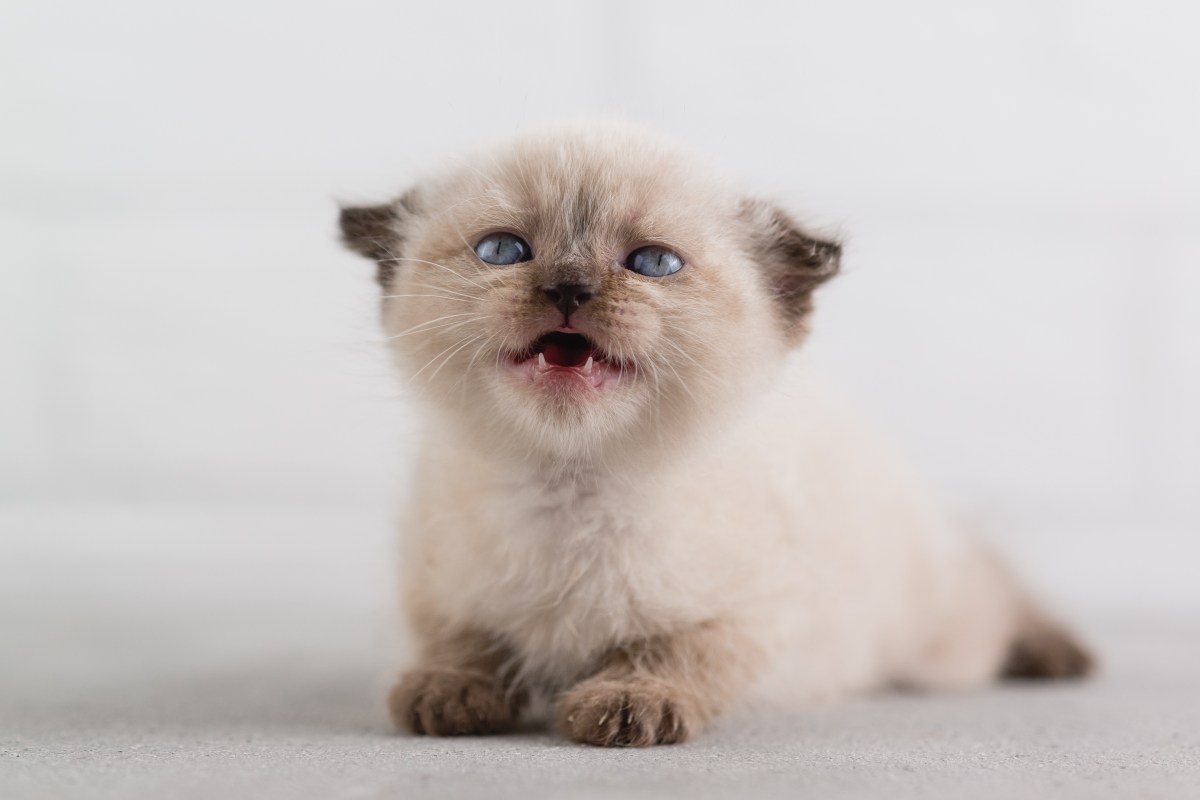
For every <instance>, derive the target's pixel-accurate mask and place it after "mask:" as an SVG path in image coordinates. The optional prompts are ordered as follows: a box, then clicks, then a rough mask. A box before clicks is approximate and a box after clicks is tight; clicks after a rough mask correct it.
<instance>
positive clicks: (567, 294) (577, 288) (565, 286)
mask: <svg viewBox="0 0 1200 800" xmlns="http://www.w3.org/2000/svg"><path fill="white" fill-rule="evenodd" d="M542 294H544V295H546V297H548V298H549V299H550V302H551V303H553V304H554V306H555V307H556V308H557V309H558V310H559V311H561V312H562V315H563V320H564V321H565V322H568V323H569V322H570V321H571V312H572V311H574V310H576V309H577V308H579V307H580V306H582V305H583V304H584V303H586V302H587V301H588V300H591V299H592V298H593V297H595V295H596V287H595V286H592V285H591V284H587V283H559V284H555V285H554V286H543V287H542Z"/></svg>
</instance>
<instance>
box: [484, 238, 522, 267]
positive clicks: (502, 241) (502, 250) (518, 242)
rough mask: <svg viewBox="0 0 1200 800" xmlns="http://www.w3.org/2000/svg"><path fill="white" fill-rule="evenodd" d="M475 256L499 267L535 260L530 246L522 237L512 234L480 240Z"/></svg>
mask: <svg viewBox="0 0 1200 800" xmlns="http://www.w3.org/2000/svg"><path fill="white" fill-rule="evenodd" d="M475 255H477V256H479V260H480V261H482V262H483V263H485V264H493V265H495V266H498V267H504V266H508V265H509V264H516V263H518V262H521V261H528V260H529V259H531V258H533V251H532V249H531V248H530V247H529V244H528V243H527V242H526V241H525V240H524V239H522V238H521V237H520V236H516V235H514V234H511V233H493V234H491V235H490V236H485V237H483V238H482V239H480V240H479V244H477V245H475Z"/></svg>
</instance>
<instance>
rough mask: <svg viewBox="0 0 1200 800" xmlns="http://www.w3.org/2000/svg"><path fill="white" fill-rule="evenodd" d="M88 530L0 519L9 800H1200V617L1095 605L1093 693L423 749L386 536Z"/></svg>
mask: <svg viewBox="0 0 1200 800" xmlns="http://www.w3.org/2000/svg"><path fill="white" fill-rule="evenodd" d="M80 519H84V517H80V518H79V519H74V518H70V517H68V518H59V519H58V520H56V521H55V522H54V523H53V524H51V523H48V522H47V521H46V520H45V518H43V517H39V518H38V519H37V521H36V523H35V522H34V521H33V518H32V517H26V518H22V519H16V518H15V517H14V516H13V515H8V516H7V517H0V522H7V523H14V522H17V523H20V524H21V525H22V527H21V528H20V530H21V531H22V532H23V533H24V535H23V536H22V537H18V539H16V540H10V541H16V542H17V543H16V545H14V546H13V547H12V548H10V552H8V553H6V558H5V559H4V560H3V562H2V563H0V601H2V604H0V634H2V638H0V797H2V798H4V800H21V799H22V798H39V799H40V798H56V797H62V798H143V797H144V798H162V797H170V798H178V799H179V800H186V798H210V797H211V798H240V797H247V798H250V797H253V798H275V797H278V798H288V800H302V799H303V798H341V797H346V798H374V797H379V798H383V797H387V798H399V797H403V798H417V797H465V798H476V797H477V798H505V797H529V796H534V797H575V798H586V797H600V796H618V797H661V796H680V797H688V798H692V799H693V800H694V799H695V798H706V797H730V796H742V797H747V798H750V797H764V796H765V797H771V796H775V797H804V796H811V797H820V798H843V797H847V798H849V797H889V798H908V797H913V798H916V797H921V798H928V797H953V798H959V797H966V796H970V797H973V798H977V797H1022V798H1029V797H1059V798H1061V797H1067V798H1073V797H1078V798H1089V800H1093V799H1094V798H1106V797H1114V798H1115V797H1122V798H1195V797H1200V620H1195V619H1188V618H1183V617H1180V616H1172V615H1170V614H1161V615H1148V616H1145V617H1144V618H1132V619H1131V618H1128V617H1127V618H1124V619H1117V618H1115V617H1114V616H1113V615H1111V614H1099V613H1094V614H1091V615H1090V616H1089V615H1086V614H1085V615H1084V616H1085V618H1084V619H1083V620H1082V621H1083V623H1084V624H1083V627H1084V629H1085V630H1086V631H1087V632H1088V635H1089V636H1090V638H1091V639H1092V640H1093V642H1094V643H1095V644H1096V645H1097V649H1098V650H1100V651H1101V652H1102V654H1103V656H1104V659H1105V666H1104V671H1103V673H1102V674H1101V676H1100V677H1099V678H1098V679H1097V680H1095V681H1094V682H1092V683H1090V684H1087V685H1084V686H1069V687H1045V686H1005V687H1000V688H997V689H995V690H991V691H987V692H982V693H978V694H973V695H969V696H957V697H950V696H938V697H920V696H913V695H888V696H880V697H872V698H864V699H860V700H856V701H854V702H851V703H848V704H844V705H839V706H829V707H820V708H815V709H811V710H808V711H805V712H803V713H796V712H790V713H785V712H781V711H772V710H769V709H767V710H761V711H757V712H753V713H751V712H742V713H740V714H738V715H735V716H732V717H729V718H727V719H725V720H722V721H721V722H720V723H719V724H718V725H717V726H715V727H714V728H713V729H711V730H710V731H709V732H707V733H706V734H705V735H703V736H702V737H700V738H699V739H698V740H696V741H695V742H693V743H690V744H687V745H684V746H678V747H671V748H661V749H655V750H642V751H602V750H596V749H589V748H585V747H580V746H575V745H571V744H568V743H567V742H565V741H564V740H562V739H561V738H559V737H557V736H555V735H553V734H551V733H548V732H546V731H544V730H540V729H536V728H531V729H530V730H527V731H525V732H523V733H521V734H519V735H514V736H506V737H501V738H494V739H458V740H434V739H420V738H404V737H398V736H394V735H392V734H391V733H390V732H389V731H388V729H387V726H386V724H385V721H384V718H383V715H382V708H381V702H380V701H381V694H382V692H383V691H384V688H385V687H386V684H387V681H388V677H389V676H388V672H389V668H390V666H391V665H392V664H393V663H394V662H395V660H396V658H397V654H396V653H394V652H391V645H390V644H389V642H390V635H389V633H388V631H389V630H390V627H391V625H390V620H389V617H388V612H387V611H386V608H387V606H388V603H386V602H384V601H383V600H382V599H381V594H386V591H384V587H385V585H386V575H387V572H388V570H387V564H386V562H387V559H386V558H379V557H378V553H380V552H384V551H383V550H379V551H375V555H370V554H371V553H372V550H371V547H370V546H365V545H364V546H363V547H361V548H359V547H358V546H357V545H356V547H355V549H354V552H355V553H358V555H354V556H346V557H343V558H342V559H341V560H340V561H339V560H338V559H337V558H335V557H332V556H331V552H332V551H327V550H325V549H324V545H315V544H313V542H320V541H323V540H322V539H320V538H319V537H317V538H306V537H304V536H296V535H295V530H296V529H297V527H299V528H301V529H303V528H305V526H308V527H310V528H312V529H314V530H315V529H322V530H328V529H329V528H330V525H331V524H332V523H333V522H335V520H329V519H315V520H314V519H308V520H306V522H305V523H303V524H298V523H295V522H294V521H293V522H292V523H287V524H285V523H279V522H272V521H270V520H257V522H259V523H262V524H260V525H259V527H258V528H257V530H259V531H261V533H260V534H259V538H258V539H256V541H255V543H254V545H253V547H246V546H244V545H241V544H238V542H239V538H238V537H236V536H227V537H225V538H221V537H215V538H214V540H213V541H216V542H217V543H216V544H214V543H213V541H208V542H206V543H205V544H204V545H202V546H201V545H187V546H183V545H179V544H178V543H179V542H180V541H189V542H191V541H200V539H199V538H188V537H183V538H176V539H172V540H171V541H173V542H174V544H172V545H171V546H170V547H167V546H165V545H164V544H163V541H164V540H162V539H161V538H159V537H160V535H161V532H162V530H163V521H162V518H155V517H153V516H152V517H146V516H145V515H132V516H128V517H126V516H120V515H118V518H110V519H109V520H108V522H107V523H106V524H107V525H108V526H109V527H108V528H106V529H108V530H113V531H115V530H118V529H119V530H120V531H121V535H119V536H117V535H114V536H110V537H107V538H102V539H97V538H95V536H94V534H92V533H90V531H91V524H90V522H89V524H88V525H80V524H79V520H80ZM234 522H235V521H234V520H217V521H214V520H213V519H211V518H200V517H196V518H194V519H191V520H190V521H187V522H183V523H181V522H180V521H179V520H175V519H173V520H172V521H171V525H172V526H174V527H173V528H172V530H174V531H175V532H176V533H179V532H180V531H184V532H186V531H185V529H187V530H191V529H195V530H209V529H212V530H217V529H222V530H226V531H227V530H230V527H229V526H228V525H227V524H224V523H229V524H233V523H234ZM47 525H49V528H47V527H45V526H47ZM180 525H182V526H183V527H182V528H181V527H179V526H180ZM245 525H246V519H245V517H244V515H243V516H241V517H239V518H238V519H237V520H236V524H234V525H233V527H234V528H238V527H239V526H242V527H244V526H245ZM273 525H275V526H277V527H272V526H273ZM39 526H41V527H39ZM188 526H192V528H188ZM9 530H16V529H15V528H9ZM48 537H49V538H48ZM292 537H294V538H292ZM285 541H287V542H288V543H289V546H287V547H283V546H282V545H281V543H283V542H285ZM359 544H363V543H362V542H360V543H359ZM189 548H190V549H189Z"/></svg>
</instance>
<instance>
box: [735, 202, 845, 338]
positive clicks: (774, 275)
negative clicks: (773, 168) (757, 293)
mask: <svg viewBox="0 0 1200 800" xmlns="http://www.w3.org/2000/svg"><path fill="white" fill-rule="evenodd" d="M742 216H743V219H745V220H746V222H747V223H748V224H749V226H750V230H749V237H750V248H751V252H752V254H753V255H754V257H755V259H756V261H757V262H758V264H759V266H760V267H761V268H762V270H763V272H764V274H765V277H766V279H767V286H768V287H769V289H770V290H771V292H772V293H773V294H774V295H775V298H776V300H777V302H778V306H779V311H780V317H781V319H782V320H783V323H784V325H785V327H786V329H787V332H788V335H789V337H790V338H792V339H793V340H795V341H798V340H799V339H800V337H801V336H803V334H804V323H805V320H806V319H807V317H808V315H809V312H811V311H812V294H813V290H815V289H816V288H817V287H818V286H820V285H821V284H822V283H824V282H825V281H827V280H829V279H830V278H832V277H833V276H834V275H836V274H837V273H838V269H839V268H840V266H841V256H842V246H841V244H839V243H838V242H835V241H832V240H829V239H822V238H819V237H817V236H814V235H812V234H810V233H808V232H806V231H805V230H804V229H803V228H801V227H800V225H798V224H797V223H796V221H795V220H793V219H792V218H791V216H789V215H788V213H787V212H785V211H783V210H782V209H780V208H777V207H776V206H773V205H771V204H770V203H764V202H762V201H759V200H748V201H746V202H745V203H744V204H743V206H742Z"/></svg>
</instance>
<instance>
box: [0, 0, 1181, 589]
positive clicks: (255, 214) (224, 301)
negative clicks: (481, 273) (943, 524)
mask: <svg viewBox="0 0 1200 800" xmlns="http://www.w3.org/2000/svg"><path fill="white" fill-rule="evenodd" d="M3 17H4V20H3V23H2V24H0V74H2V75H3V76H4V77H3V84H2V88H0V91H2V92H3V99H4V102H3V106H2V112H0V113H2V114H3V122H2V124H0V144H2V145H3V146H2V147H0V280H2V284H0V286H2V289H0V510H4V509H7V510H8V512H10V513H8V515H7V516H0V526H3V527H5V528H7V530H0V535H3V536H4V540H5V541H6V542H7V543H8V544H9V545H10V546H12V547H13V548H15V549H17V550H20V549H22V548H23V550H24V551H25V552H28V551H30V550H36V551H37V552H38V553H42V554H43V555H45V556H47V557H55V556H62V557H70V556H71V554H73V553H78V552H80V548H83V549H84V550H86V551H87V552H93V553H97V552H110V551H111V552H113V553H116V555H115V556H112V557H113V558H125V557H127V556H128V555H129V554H130V553H135V552H138V551H139V548H151V549H153V548H158V552H161V553H168V554H170V553H175V552H178V553H196V552H202V551H204V548H205V547H206V545H205V542H208V541H211V540H214V539H218V538H221V537H224V538H223V539H221V540H222V541H225V542H227V543H228V542H232V543H234V544H235V545H236V546H234V547H233V549H232V550H228V551H226V550H221V551H220V552H222V553H225V554H226V555H228V557H229V559H230V563H232V562H236V561H237V559H238V557H239V556H238V554H239V553H241V552H243V551H242V550H240V549H239V548H242V547H244V548H245V552H249V551H250V550H253V549H254V548H255V547H258V546H260V545H261V547H259V551H256V552H263V553H270V552H273V551H272V550H271V548H273V547H277V546H278V545H279V543H280V542H282V541H286V539H287V533H286V531H287V526H286V525H284V526H277V527H276V528H275V529H272V530H273V532H272V533H271V534H270V536H267V537H266V538H264V539H261V540H260V539H256V538H255V535H256V531H257V530H258V529H249V528H243V527H239V525H242V524H243V523H238V522H236V521H235V522H222V523H220V524H217V525H215V526H207V527H206V526H205V525H202V524H201V525H197V524H192V523H189V524H187V525H179V526H172V525H169V524H168V525H164V526H162V529H161V531H160V532H159V533H158V534H157V535H155V534H154V533H152V532H150V531H148V530H143V529H145V528H147V526H146V525H145V524H144V519H145V517H140V518H139V519H142V520H143V522H142V523H139V524H140V527H139V525H138V524H127V523H126V522H122V521H121V520H127V519H128V515H134V516H135V517H136V516H137V515H138V514H139V513H142V512H145V513H150V514H153V515H154V517H153V518H154V519H165V520H170V519H173V518H175V517H178V516H186V517H187V519H189V520H194V519H195V518H197V517H198V516H199V517H203V516H204V515H205V514H208V515H210V516H211V517H212V518H213V519H222V520H225V519H226V517H223V516H220V515H224V514H229V513H234V512H236V511H237V510H238V509H241V510H246V509H252V510H253V515H262V514H267V515H270V514H273V513H275V512H278V513H279V514H280V515H283V517H284V518H286V515H289V514H290V515H295V516H297V517H304V518H305V520H306V524H305V526H302V527H304V529H305V530H308V531H316V532H315V533H313V534H312V535H314V536H318V537H319V536H321V535H323V533H322V531H323V528H322V526H321V525H317V524H314V523H313V520H314V519H316V520H319V519H325V518H326V517H325V516H321V515H330V517H329V518H331V519H343V518H347V519H357V520H362V519H365V520H370V521H371V522H370V523H369V527H370V528H371V530H372V531H376V530H384V529H386V523H387V519H388V518H389V517H390V515H391V513H392V510H393V508H394V504H395V502H396V492H395V487H396V485H397V484H398V483H399V482H400V478H401V477H402V475H403V471H404V465H405V463H406V462H405V459H406V456H407V451H408V447H409V443H410V442H411V428H412V425H411V420H410V419H409V417H408V415H407V412H406V410H405V406H404V404H403V402H402V390H401V387H400V386H399V385H398V383H397V382H395V381H393V379H392V378H391V376H390V375H389V373H388V368H387V364H386V362H385V359H384V357H383V352H382V347H381V344H380V339H381V336H380V335H379V334H378V333H377V331H376V328H375V318H374V313H375V298H376V289H375V287H374V285H373V283H372V281H371V266H370V265H369V264H367V263H366V262H365V261H362V260H359V259H357V258H355V257H353V256H351V255H349V254H347V253H344V252H342V251H341V250H340V249H339V247H338V246H337V245H336V243H335V225H334V220H335V214H336V201H338V200H353V201H358V200H368V201H376V200H381V199H385V198H388V197H390V196H392V195H394V194H396V193H398V192H399V191H400V190H402V189H403V188H404V187H405V186H406V184H407V183H408V182H409V181H411V180H413V179H414V178H416V177H418V176H419V175H421V174H422V173H424V172H426V171H432V170H435V169H437V167H438V165H439V164H440V163H444V161H445V160H446V159H447V158H453V157H454V156H455V155H457V154H459V153H461V152H462V151H463V150H464V149H465V148H467V147H470V146H473V145H475V144H478V143H487V142H493V141H497V140H503V139H504V138H507V137H508V136H510V135H512V134H514V133H517V132H519V131H521V130H524V129H527V128H529V127H531V126H534V125H536V124H538V123H542V122H551V121H556V120H562V119H567V118H576V117H581V116H585V117H586V116H593V115H616V116H621V117H625V118H629V119H632V120H634V121H637V122H641V123H643V124H646V125H648V126H650V127H652V128H654V129H657V130H659V131H661V132H663V133H665V134H667V135H669V136H672V137H674V138H677V139H679V140H682V141H684V142H685V143H687V144H689V145H691V146H692V147H693V148H694V149H697V150H700V151H701V152H705V153H708V154H710V155H711V157H712V158H713V160H714V161H716V162H717V163H718V164H719V165H721V166H722V167H723V168H724V169H725V170H727V171H729V172H731V173H734V174H737V175H741V176H743V177H744V178H745V181H746V184H747V186H748V187H750V188H752V189H753V190H755V191H757V192H760V193H762V194H765V195H768V196H771V197H774V198H777V199H779V200H780V201H782V202H784V203H785V204H787V205H789V206H791V207H792V208H794V209H795V210H796V211H797V212H798V213H799V214H800V216H801V217H802V218H805V219H807V220H809V221H810V222H812V223H814V224H816V225H817V226H822V227H825V228H827V229H833V230H837V231H840V232H841V233H842V234H843V235H844V236H845V238H846V241H847V255H846V259H845V269H846V272H845V275H844V276H843V277H842V278H840V279H839V280H838V281H837V282H836V283H835V284H832V285H831V286H830V287H829V288H828V289H827V290H825V291H824V293H823V294H822V296H821V297H820V299H819V311H818V317H817V319H816V323H815V327H816V330H817V334H816V336H815V338H814V340H813V341H812V343H811V347H812V348H813V350H814V352H815V354H816V355H817V356H818V357H819V359H820V361H821V362H822V363H823V364H825V365H826V367H827V368H828V370H829V371H831V372H832V373H834V374H835V375H836V376H837V377H838V378H839V379H840V380H841V381H842V382H843V383H844V384H846V385H847V386H848V387H849V390H850V394H851V395H852V396H853V397H855V398H856V400H857V401H858V402H859V404H860V405H862V406H863V407H865V408H866V409H867V410H868V411H869V412H870V413H871V414H872V415H873V416H874V417H875V419H876V420H877V421H879V422H880V423H881V426H882V427H884V428H885V429H887V430H888V431H890V432H891V433H892V435H893V436H894V437H895V438H896V439H897V440H898V441H899V442H900V443H901V445H902V446H903V447H904V448H905V449H906V450H907V452H908V453H909V454H910V455H911V456H912V458H914V459H915V460H917V461H918V462H919V463H920V464H921V465H922V466H923V468H924V469H925V471H926V472H927V473H928V474H929V476H930V477H931V479H932V481H933V482H934V484H935V485H936V486H937V487H938V488H939V489H940V491H941V493H942V494H943V495H944V496H945V497H946V498H947V499H948V501H949V502H951V503H952V504H953V505H954V506H955V507H957V508H959V509H962V510H964V511H966V512H967V513H970V514H972V515H974V516H976V517H980V518H983V519H984V520H986V521H987V522H988V525H989V527H990V528H992V529H993V530H994V531H996V533H995V535H996V536H997V538H1000V539H1001V540H1003V541H1006V543H1007V546H1008V547H1009V549H1010V550H1011V551H1012V552H1014V553H1015V554H1016V557H1017V558H1018V560H1020V561H1022V563H1023V564H1024V565H1025V567H1026V568H1027V569H1028V570H1031V571H1032V572H1033V573H1034V574H1035V576H1036V579H1037V580H1038V581H1040V582H1041V583H1042V584H1043V585H1045V586H1047V587H1049V588H1050V590H1051V591H1056V592H1057V593H1058V594H1059V595H1060V596H1061V597H1063V598H1064V599H1065V600H1066V601H1067V602H1088V603H1093V604H1097V603H1098V604H1103V605H1106V606H1109V607H1114V608H1117V607H1127V606H1130V605H1133V604H1138V603H1145V602H1147V600H1150V601H1154V602H1159V601H1162V602H1170V603H1173V604H1175V605H1177V606H1178V605H1180V604H1187V606H1188V607H1190V608H1195V609H1200V587H1198V586H1197V585H1196V583H1195V582H1194V581H1193V579H1192V565H1193V564H1194V563H1195V559H1196V557H1197V556H1200V548H1198V547H1197V544H1196V541H1197V534H1200V507H1198V505H1197V502H1196V494H1197V489H1198V488H1200V417H1198V415H1197V411H1196V410H1197V409H1200V369H1198V367H1200V313H1197V311H1198V304H1197V299H1196V298H1197V297H1198V296H1200V234H1198V233H1197V220H1198V219H1200V157H1198V155H1197V142H1200V108H1198V103H1200V101H1198V99H1197V98H1198V97H1200V48H1197V46H1196V31H1197V24H1196V23H1197V22H1198V19H1197V13H1196V12H1195V11H1194V10H1193V6H1192V5H1191V4H1188V3H1183V2H1176V3H1172V2H1168V1H1167V0H1147V1H1144V2H1138V3H1132V2H1110V1H1108V0H1086V1H1085V0H1038V1H1037V2H1033V1H1032V0H1025V1H1024V2H1020V1H1017V2H1014V1H1012V0H1009V1H1008V2H978V3H964V2H951V1H950V0H914V2H908V3H889V2H882V1H880V2H836V3H835V2H826V3H812V4H784V3H739V4H736V5H729V4H716V3H707V2H687V3H683V2H661V1H659V2H655V1H654V0H648V1H646V2H637V3H634V2H591V3H578V4H569V3H550V2H528V1H527V0H526V1H522V2H508V3H504V4H484V3H478V4H456V3H447V2H437V3H434V2H423V3H411V2H396V0H392V1H391V2H338V3H332V2H330V3H304V2H264V0H241V1H240V2H236V3H232V2H208V3H203V4H186V5H185V4H169V3H153V2H149V0H111V1H110V2H105V3H84V2H75V3H52V2H46V1H45V0H38V1H37V2H34V1H33V0H8V2H6V4H5V10H4V14H3ZM231 509H232V510H233V511H231ZM64 514H65V515H67V516H68V517H69V519H70V520H71V522H70V523H62V524H59V525H56V524H52V523H49V522H46V520H49V519H52V518H55V517H54V515H59V516H58V517H57V518H58V519H60V521H61V519H63V518H64V517H63V516H62V515H64ZM253 515H252V516H253ZM339 515H344V517H343V516H339ZM246 518H247V517H246V515H245V514H242V515H241V516H239V515H238V514H237V513H234V516H233V517H232V518H231V519H233V520H245V519H246ZM93 519H95V520H102V521H106V522H103V524H100V523H97V524H96V525H93V524H91V522H90V520H93ZM5 520H7V522H5ZM30 520H37V521H38V522H37V523H36V524H35V523H32V522H30ZM268 527H269V526H268ZM329 527H330V529H329V530H328V539H327V540H318V541H320V542H321V543H320V544H318V545H311V546H314V547H316V548H317V550H316V551H315V552H322V553H333V552H335V550H336V548H343V549H345V548H351V549H353V548H358V551H357V552H358V553H359V555H358V556H356V558H358V557H362V558H364V559H367V558H373V557H374V556H370V557H368V556H367V555H366V554H367V553H371V552H374V551H373V550H372V548H379V549H383V548H384V547H386V544H385V543H382V541H381V540H380V537H379V536H377V535H376V534H375V533H372V534H371V535H370V536H368V535H366V534H364V533H360V532H358V531H357V530H356V529H355V525H354V524H346V525H330V526H329ZM333 528H338V529H336V530H334V529H333ZM133 529H137V530H138V531H140V532H139V533H137V534H136V535H135V534H131V533H129V531H130V530H133ZM67 530H69V531H71V532H72V533H71V534H70V535H68V534H67V533H64V531H67ZM130 536H133V537H134V539H133V541H135V542H136V546H130V545H128V543H127V542H126V544H124V545H120V546H117V545H113V544H112V543H113V542H120V541H125V540H128V538H129V537H130ZM122 537H125V540H123V539H122ZM222 546H223V547H224V546H226V545H222ZM322 548H324V549H322ZM223 557H224V556H223ZM355 563H357V562H355Z"/></svg>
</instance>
